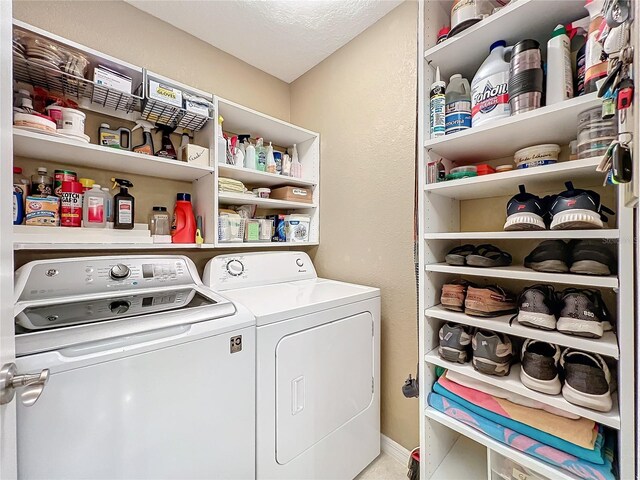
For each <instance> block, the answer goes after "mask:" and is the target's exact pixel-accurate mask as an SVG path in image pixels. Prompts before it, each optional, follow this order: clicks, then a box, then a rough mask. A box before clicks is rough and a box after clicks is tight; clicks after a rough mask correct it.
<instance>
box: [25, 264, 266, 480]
mask: <svg viewBox="0 0 640 480" xmlns="http://www.w3.org/2000/svg"><path fill="white" fill-rule="evenodd" d="M15 295H16V303H15V315H16V324H17V325H16V332H17V334H16V350H17V351H16V354H17V357H18V358H17V359H16V364H17V366H18V371H20V372H25V373H39V372H41V371H42V370H43V369H48V373H49V378H48V382H47V383H46V384H45V385H44V388H43V389H42V391H41V395H40V396H39V398H38V397H37V393H38V391H37V390H36V389H35V388H36V387H33V388H32V387H30V388H32V391H31V394H30V395H29V396H27V397H25V398H24V399H23V402H24V403H23V402H18V412H17V413H18V424H17V427H18V428H17V436H18V477H19V478H20V479H48V480H54V479H55V480H63V479H64V480H68V479H105V480H106V479H109V480H114V479H122V480H125V479H126V480H130V479H136V480H151V479H153V480H156V479H186V478H188V479H207V480H209V479H225V480H226V479H237V480H247V479H252V478H255V464H254V461H253V458H254V450H255V383H254V378H255V319H254V317H253V315H251V313H250V312H248V311H247V310H246V309H245V308H244V307H242V306H235V305H234V304H233V303H232V302H230V301H229V300H228V299H226V298H224V297H222V296H220V295H218V294H216V293H215V292H213V291H211V290H210V289H208V288H206V287H204V286H203V285H202V282H201V280H200V277H199V276H198V273H197V271H196V268H195V265H194V264H193V262H191V260H189V259H188V258H186V257H182V256H153V257H152V256H131V257H124V256H122V257H85V258H70V259H59V260H42V261H36V262H31V263H29V264H27V265H25V266H23V267H22V268H20V269H19V270H18V271H17V272H16V292H15ZM34 395H36V398H35V403H33V404H32V405H31V406H26V405H27V404H29V403H32V402H33V400H34Z"/></svg>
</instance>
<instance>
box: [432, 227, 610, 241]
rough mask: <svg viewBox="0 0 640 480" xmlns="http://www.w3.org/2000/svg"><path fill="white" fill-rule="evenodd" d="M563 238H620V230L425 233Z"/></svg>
mask: <svg viewBox="0 0 640 480" xmlns="http://www.w3.org/2000/svg"><path fill="white" fill-rule="evenodd" d="M556 238H561V239H565V240H570V239H585V238H602V239H612V240H613V239H618V238H620V230H618V229H617V228H603V229H597V230H528V231H522V232H515V231H510V232H440V233H425V235H424V239H425V240H553V239H556Z"/></svg>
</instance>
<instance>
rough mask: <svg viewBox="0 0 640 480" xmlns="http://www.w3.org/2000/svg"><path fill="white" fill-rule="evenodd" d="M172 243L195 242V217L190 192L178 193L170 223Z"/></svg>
mask: <svg viewBox="0 0 640 480" xmlns="http://www.w3.org/2000/svg"><path fill="white" fill-rule="evenodd" d="M171 242H172V243H195V242H196V217H195V216H194V215H193V207H192V206H191V194H189V193H178V195H177V199H176V206H175V209H174V211H173V222H172V224H171Z"/></svg>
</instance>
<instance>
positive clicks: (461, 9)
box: [448, 0, 494, 37]
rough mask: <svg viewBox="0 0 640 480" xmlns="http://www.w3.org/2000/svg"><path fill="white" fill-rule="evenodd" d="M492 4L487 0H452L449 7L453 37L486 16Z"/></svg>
mask: <svg viewBox="0 0 640 480" xmlns="http://www.w3.org/2000/svg"><path fill="white" fill-rule="evenodd" d="M493 7H494V5H493V4H492V2H491V1H489V0H454V2H453V6H452V7H451V31H450V32H449V35H448V36H449V37H453V36H454V35H457V34H458V33H460V32H462V31H463V30H465V29H467V28H469V27H470V26H471V25H474V24H476V23H478V22H479V21H480V20H482V19H483V18H485V17H487V16H488V15H489V14H490V13H491V11H492V10H493Z"/></svg>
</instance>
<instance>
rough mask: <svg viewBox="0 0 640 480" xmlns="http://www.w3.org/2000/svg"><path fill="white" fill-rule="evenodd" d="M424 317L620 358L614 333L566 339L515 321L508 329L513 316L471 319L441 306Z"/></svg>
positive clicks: (567, 336)
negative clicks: (599, 336)
mask: <svg viewBox="0 0 640 480" xmlns="http://www.w3.org/2000/svg"><path fill="white" fill-rule="evenodd" d="M424 314H425V316H427V317H429V318H437V319H438V320H444V321H446V322H454V323H460V324H463V325H470V326H472V327H478V328H482V329H485V330H491V331H494V332H502V333H506V334H507V335H513V336H515V337H521V338H531V339H535V340H541V341H543V342H549V343H553V344H555V345H560V346H562V347H571V348H577V349H578V350H585V351H588V352H594V353H599V354H600V355H605V356H608V357H613V358H615V359H616V360H617V359H618V358H619V357H620V351H619V349H618V339H617V338H616V335H615V334H614V333H613V332H605V334H604V335H603V336H602V338H599V339H594V338H584V337H576V336H573V335H564V334H562V333H560V332H558V331H547V330H540V329H538V328H531V327H526V326H524V325H520V324H519V323H518V321H517V320H514V321H513V322H512V323H511V325H509V321H510V320H511V317H512V316H513V315H503V316H500V317H494V318H480V317H471V316H469V315H465V314H464V313H462V312H453V311H451V310H447V309H446V308H443V307H442V305H436V306H435V307H431V308H427V309H426V310H425V312H424Z"/></svg>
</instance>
